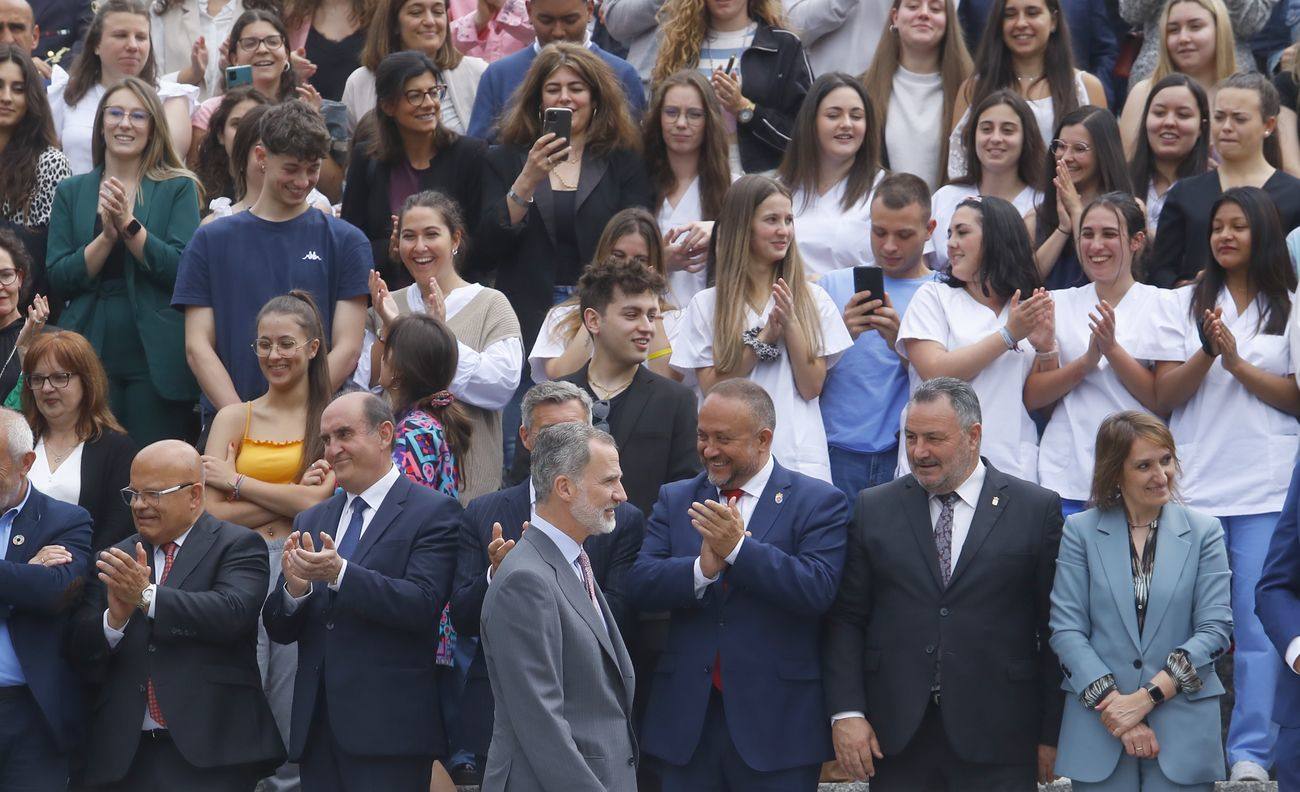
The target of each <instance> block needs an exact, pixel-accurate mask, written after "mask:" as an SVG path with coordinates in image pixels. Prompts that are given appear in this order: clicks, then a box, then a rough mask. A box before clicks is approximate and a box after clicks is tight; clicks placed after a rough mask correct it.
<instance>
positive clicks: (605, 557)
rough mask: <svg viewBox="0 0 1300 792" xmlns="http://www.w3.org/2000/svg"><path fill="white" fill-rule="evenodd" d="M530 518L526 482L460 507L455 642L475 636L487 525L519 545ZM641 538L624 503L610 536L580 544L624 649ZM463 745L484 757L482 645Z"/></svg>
mask: <svg viewBox="0 0 1300 792" xmlns="http://www.w3.org/2000/svg"><path fill="white" fill-rule="evenodd" d="M531 514H532V504H531V503H529V499H528V482H527V481H524V482H523V483H522V484H517V485H515V486H513V487H509V488H507V489H503V490H500V491H499V492H491V493H488V494H487V495H482V496H479V497H477V498H475V499H474V500H473V501H471V502H470V504H469V505H468V506H466V507H465V519H464V520H463V521H462V522H461V527H460V551H459V555H458V556H457V560H456V593H455V594H454V595H453V596H452V598H451V623H452V626H453V627H455V628H456V635H457V637H466V638H469V637H474V636H477V635H478V634H479V621H480V618H481V616H482V614H483V598H484V597H486V596H487V590H488V582H487V570H488V566H489V565H490V561H489V559H488V553H487V546H488V543H489V542H491V541H492V523H501V537H502V538H503V539H507V540H509V539H514V540H515V541H519V537H520V536H521V535H522V533H523V531H522V528H523V524H524V523H525V522H527V521H528V518H529V517H530V516H531ZM644 536H645V515H643V514H642V513H641V510H640V509H638V508H637V507H635V506H633V505H632V504H631V503H627V502H623V503H620V504H619V505H618V508H617V509H615V510H614V531H613V532H612V533H608V534H605V535H603V536H591V537H588V538H587V541H586V542H583V547H585V548H586V550H587V556H588V557H589V558H590V559H591V571H592V574H593V575H594V576H595V578H596V585H598V586H599V587H600V590H601V591H602V592H603V593H604V594H605V602H606V604H607V605H609V610H610V612H611V613H613V614H614V621H616V622H617V623H618V629H619V632H620V633H622V635H623V636H624V641H625V643H629V644H630V643H631V642H632V640H633V638H634V637H635V636H636V613H635V611H633V610H632V608H631V606H630V605H629V604H628V601H627V587H626V582H625V578H626V575H627V571H628V570H629V569H631V567H632V562H633V561H634V560H636V554H637V551H638V550H640V549H641V539H642V537H644ZM460 711H461V728H462V734H461V738H462V742H463V743H464V745H465V747H466V748H468V749H470V750H472V751H473V752H474V753H476V754H480V755H486V754H487V749H488V745H489V744H490V743H491V741H492V722H493V701H492V686H491V685H490V684H489V681H488V671H487V658H486V657H484V656H483V645H482V644H479V645H478V647H477V648H476V649H475V651H474V660H473V662H471V663H470V666H469V672H468V679H467V680H466V682H465V693H464V696H463V697H462V699H461V707H460Z"/></svg>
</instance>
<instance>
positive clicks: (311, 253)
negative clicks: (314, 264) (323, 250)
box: [302, 250, 324, 261]
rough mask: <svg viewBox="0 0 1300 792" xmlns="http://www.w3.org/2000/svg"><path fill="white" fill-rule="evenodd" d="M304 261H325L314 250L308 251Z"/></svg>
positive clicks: (303, 258)
mask: <svg viewBox="0 0 1300 792" xmlns="http://www.w3.org/2000/svg"><path fill="white" fill-rule="evenodd" d="M302 260H303V261H324V259H322V258H321V257H320V255H318V254H317V253H316V251H314V250H309V251H307V255H305V256H303V257H302Z"/></svg>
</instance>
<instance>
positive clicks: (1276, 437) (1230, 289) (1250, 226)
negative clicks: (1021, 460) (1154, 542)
mask: <svg viewBox="0 0 1300 792" xmlns="http://www.w3.org/2000/svg"><path fill="white" fill-rule="evenodd" d="M1193 243H1194V244H1202V245H1203V244H1205V242H1204V241H1200V240H1194V241H1193ZM1209 248H1210V257H1209V261H1208V262H1207V264H1206V267H1205V269H1204V270H1203V271H1202V273H1201V277H1200V279H1199V280H1198V281H1197V282H1196V283H1194V284H1191V285H1189V286H1185V287H1183V288H1181V289H1177V290H1175V291H1173V292H1167V294H1169V295H1170V296H1169V298H1167V299H1166V306H1165V307H1166V311H1164V312H1163V313H1162V316H1161V319H1160V320H1159V321H1157V322H1154V324H1155V325H1156V326H1155V328H1154V333H1153V336H1154V341H1155V343H1156V344H1157V348H1156V349H1155V350H1154V352H1155V355H1154V357H1155V359H1156V360H1157V361H1159V362H1157V363H1156V408H1157V412H1159V413H1162V414H1171V415H1170V419H1169V427H1170V429H1171V430H1172V431H1173V433H1174V439H1175V440H1176V441H1177V443H1178V448H1179V450H1180V452H1179V457H1180V459H1181V460H1182V465H1183V478H1182V484H1181V486H1180V489H1181V490H1182V493H1183V497H1184V499H1185V501H1186V504H1187V506H1189V507H1191V508H1194V509H1200V510H1202V511H1205V512H1207V513H1209V514H1211V515H1213V516H1215V517H1218V518H1219V521H1220V522H1222V523H1223V531H1224V538H1225V540H1226V541H1227V544H1228V565H1229V567H1230V568H1231V569H1232V621H1233V638H1234V640H1235V642H1236V651H1235V654H1234V658H1235V663H1236V665H1235V671H1234V676H1235V692H1236V702H1235V704H1234V705H1233V710H1232V718H1231V721H1230V725H1229V727H1228V738H1227V753H1228V764H1229V765H1231V766H1233V772H1232V776H1233V778H1239V777H1241V776H1242V770H1243V769H1245V766H1244V765H1243V763H1253V764H1255V765H1258V766H1259V767H1258V768H1257V769H1260V770H1264V771H1265V774H1266V770H1267V768H1268V767H1269V765H1270V764H1272V753H1273V742H1274V740H1275V739H1276V736H1277V729H1276V727H1274V726H1273V725H1272V724H1271V720H1270V714H1271V712H1272V707H1273V698H1274V691H1275V688H1276V685H1277V677H1278V674H1280V673H1288V672H1287V671H1285V670H1284V668H1283V665H1282V662H1281V659H1280V658H1279V657H1278V655H1277V653H1276V652H1275V651H1274V650H1273V646H1272V644H1271V643H1270V642H1269V640H1268V638H1267V637H1266V636H1265V634H1264V631H1263V628H1262V627H1261V626H1260V623H1259V619H1258V618H1257V617H1256V616H1255V584H1256V583H1257V582H1258V581H1259V576H1260V572H1261V571H1262V569H1263V565H1264V556H1265V553H1266V551H1267V549H1268V543H1269V539H1270V537H1271V536H1272V534H1273V528H1274V526H1275V525H1276V524H1277V520H1278V516H1279V514H1280V512H1281V511H1282V504H1283V501H1284V500H1285V499H1286V494H1287V485H1288V484H1289V482H1290V477H1291V471H1292V469H1293V467H1294V465H1295V459H1296V451H1297V449H1300V424H1297V422H1296V417H1297V416H1300V387H1297V385H1296V380H1295V378H1294V376H1293V374H1294V373H1295V371H1296V365H1295V364H1296V362H1295V360H1294V359H1292V356H1291V348H1290V342H1291V333H1292V332H1293V331H1294V328H1293V323H1292V322H1291V320H1290V319H1291V313H1292V311H1293V310H1294V309H1293V307H1292V304H1293V302H1294V299H1295V288H1296V274H1295V270H1294V269H1293V268H1292V266H1291V262H1290V259H1289V258H1288V256H1287V253H1286V248H1285V246H1284V244H1283V236H1282V229H1281V227H1280V226H1279V224H1278V220H1277V212H1276V211H1274V209H1273V206H1272V203H1271V201H1270V200H1269V197H1268V195H1267V193H1265V192H1264V191H1263V190H1260V189H1258V188H1256V187H1234V188H1232V189H1230V190H1227V191H1225V192H1224V193H1223V195H1222V196H1221V197H1220V198H1219V199H1218V200H1216V201H1215V202H1214V205H1213V208H1212V209H1211V213H1210V238H1209ZM1255 769H1256V768H1250V770H1252V771H1253V770H1255Z"/></svg>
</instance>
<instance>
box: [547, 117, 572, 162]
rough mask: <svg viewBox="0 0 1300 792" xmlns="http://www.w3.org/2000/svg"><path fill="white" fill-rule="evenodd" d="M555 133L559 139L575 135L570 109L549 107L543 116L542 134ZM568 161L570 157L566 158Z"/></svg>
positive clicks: (566, 138)
mask: <svg viewBox="0 0 1300 792" xmlns="http://www.w3.org/2000/svg"><path fill="white" fill-rule="evenodd" d="M550 132H554V133H555V136H556V137H557V138H564V139H565V140H568V139H569V136H570V135H572V134H573V110H572V109H570V108H568V107H548V108H546V112H545V113H543V114H542V134H543V135H546V134H547V133H550ZM564 159H565V160H566V161H567V160H568V157H567V156H566V157H565V158H564Z"/></svg>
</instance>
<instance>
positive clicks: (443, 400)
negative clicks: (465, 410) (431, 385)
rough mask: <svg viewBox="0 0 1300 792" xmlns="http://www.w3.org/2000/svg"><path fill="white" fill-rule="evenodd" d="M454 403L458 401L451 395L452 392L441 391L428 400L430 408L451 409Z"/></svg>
mask: <svg viewBox="0 0 1300 792" xmlns="http://www.w3.org/2000/svg"><path fill="white" fill-rule="evenodd" d="M454 401H456V397H455V396H453V395H451V391H448V390H440V391H438V392H437V393H435V394H433V395H432V396H430V397H429V399H428V403H429V406H430V407H449V406H451V403H452V402H454Z"/></svg>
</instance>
